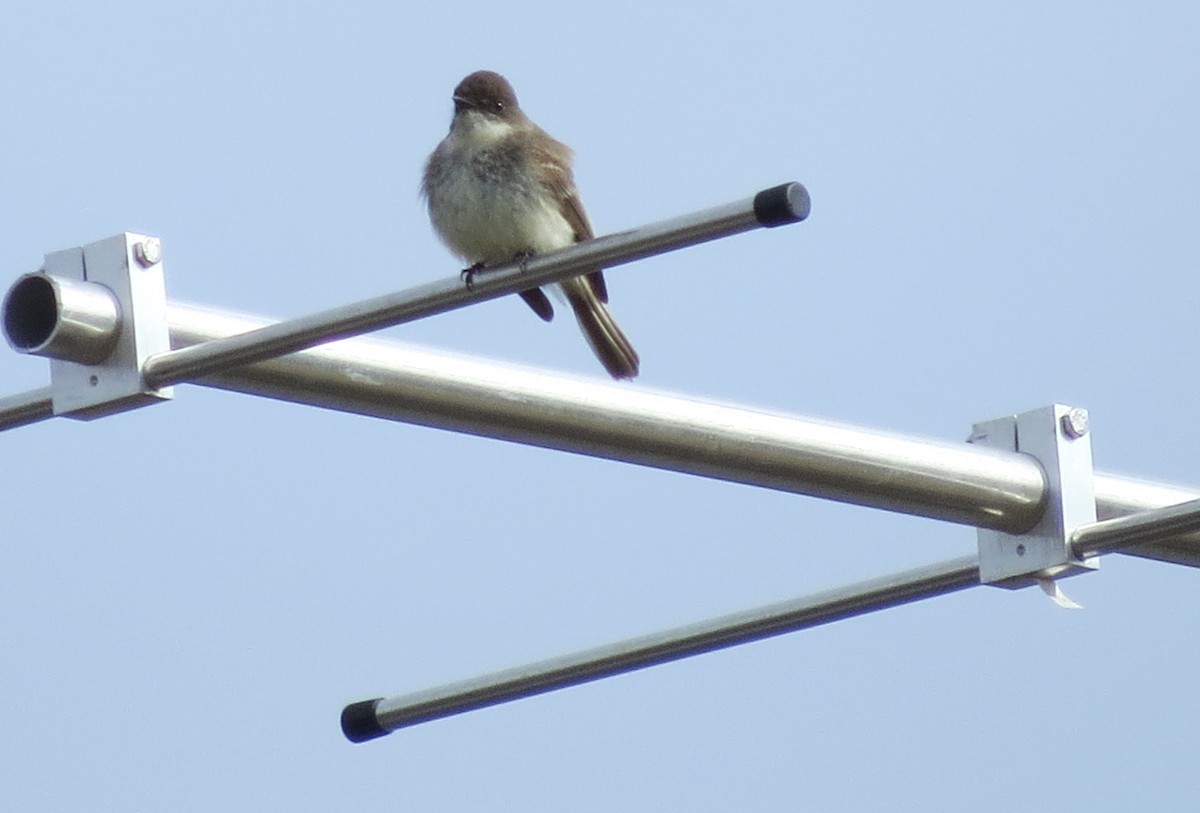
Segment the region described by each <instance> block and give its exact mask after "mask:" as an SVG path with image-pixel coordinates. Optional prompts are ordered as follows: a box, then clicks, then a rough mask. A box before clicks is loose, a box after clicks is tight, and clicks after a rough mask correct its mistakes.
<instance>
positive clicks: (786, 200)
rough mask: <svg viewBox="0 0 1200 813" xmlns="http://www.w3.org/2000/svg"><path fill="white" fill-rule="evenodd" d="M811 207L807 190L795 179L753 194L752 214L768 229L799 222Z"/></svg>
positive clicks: (806, 215)
mask: <svg viewBox="0 0 1200 813" xmlns="http://www.w3.org/2000/svg"><path fill="white" fill-rule="evenodd" d="M811 209H812V201H811V200H809V198H808V190H807V189H805V188H804V186H803V185H802V184H799V183H796V182H795V181H792V182H791V183H785V184H780V185H779V186H772V187H771V188H770V189H764V190H763V191H761V192H759V193H758V194H757V195H755V196H754V216H755V217H756V218H757V219H758V222H759V223H760V224H762V225H763V226H766V227H767V228H768V229H771V228H774V227H775V226H784V225H786V224H788V223H799V222H800V221H801V220H803V219H804V218H806V217H808V213H809V211H811Z"/></svg>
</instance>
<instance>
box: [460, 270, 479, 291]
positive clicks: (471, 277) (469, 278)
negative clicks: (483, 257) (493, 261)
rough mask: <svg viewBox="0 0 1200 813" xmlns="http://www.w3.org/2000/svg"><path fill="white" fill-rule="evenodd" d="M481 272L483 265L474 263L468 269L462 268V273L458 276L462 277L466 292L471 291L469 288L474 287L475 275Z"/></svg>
mask: <svg viewBox="0 0 1200 813" xmlns="http://www.w3.org/2000/svg"><path fill="white" fill-rule="evenodd" d="M482 270H483V263H475V264H474V265H472V266H471V267H470V268H464V269H463V270H462V273H461V274H459V276H460V277H462V281H463V282H465V283H467V290H468V291H469V290H471V288H472V287H473V286H474V285H475V275H476V274H478V273H479V272H480V271H482Z"/></svg>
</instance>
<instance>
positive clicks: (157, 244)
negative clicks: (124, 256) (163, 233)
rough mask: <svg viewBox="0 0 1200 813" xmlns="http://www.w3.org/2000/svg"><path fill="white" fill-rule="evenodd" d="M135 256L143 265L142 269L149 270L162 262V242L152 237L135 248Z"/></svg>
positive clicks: (135, 245)
mask: <svg viewBox="0 0 1200 813" xmlns="http://www.w3.org/2000/svg"><path fill="white" fill-rule="evenodd" d="M133 255H134V256H135V257H137V261H138V262H139V263H141V266H142V268H149V267H150V266H152V265H154V264H155V263H158V262H162V241H161V240H159V239H158V238H157V237H150V238H148V239H146V240H143V241H142V242H140V243H135V244H134V246H133Z"/></svg>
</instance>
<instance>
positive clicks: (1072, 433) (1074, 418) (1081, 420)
mask: <svg viewBox="0 0 1200 813" xmlns="http://www.w3.org/2000/svg"><path fill="white" fill-rule="evenodd" d="M1062 428H1063V432H1064V433H1065V434H1066V436H1067V437H1069V438H1081V437H1083V436H1084V435H1086V434H1087V432H1088V411H1087V410H1086V409H1081V408H1079V407H1076V408H1074V409H1072V410H1071V411H1070V412H1068V413H1067V414H1066V415H1063V416H1062Z"/></svg>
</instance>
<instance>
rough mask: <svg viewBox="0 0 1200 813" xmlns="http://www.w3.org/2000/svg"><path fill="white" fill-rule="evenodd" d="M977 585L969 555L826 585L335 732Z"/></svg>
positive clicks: (377, 731)
mask: <svg viewBox="0 0 1200 813" xmlns="http://www.w3.org/2000/svg"><path fill="white" fill-rule="evenodd" d="M978 584H979V567H978V564H977V562H976V560H975V558H974V557H967V558H962V559H955V560H952V561H949V562H943V563H941V564H937V565H932V566H928V567H923V568H918V569H915V570H910V571H907V572H904V573H898V574H894V575H892V576H887V577H884V578H880V579H872V580H870V581H865V582H859V583H857V584H851V585H847V586H845V587H841V588H838V589H834V590H827V591H824V592H821V593H816V594H814V595H811V596H806V597H804V598H800V599H795V600H792V601H784V602H779V603H777V604H770V605H767V606H765V607H759V608H757V609H754V610H748V611H745V612H740V613H734V614H732V615H727V616H723V617H721V618H717V619H713V620H711V621H705V622H701V623H698V624H692V625H689V626H684V627H677V628H675V629H670V630H666V631H664V632H660V633H655V634H652V635H647V636H644V637H641V638H633V639H631V640H627V641H621V642H619V643H615V644H611V645H608V646H602V647H598V648H596V649H589V650H586V651H583V652H578V653H575V654H572V655H566V656H564V657H559V658H553V659H551V660H546V661H542V662H540V663H534V664H530V665H527V666H522V667H518V668H515V669H509V670H506V671H503V672H497V673H495V674H491V675H485V676H483V677H479V678H475V679H472V680H465V681H462V682H459V683H452V684H449V685H447V686H441V687H438V688H435V689H429V690H427V691H421V692H416V693H413V694H408V695H402V696H399V697H394V698H389V699H383V698H380V699H377V700H368V701H363V702H361V703H355V704H352V705H350V706H347V707H346V710H345V711H344V712H343V714H342V730H343V732H344V733H345V734H346V736H347V738H348V739H350V740H352V741H354V742H363V741H366V740H369V739H374V738H375V737H379V736H382V735H384V734H387V733H388V732H390V731H394V730H396V729H398V728H403V727H405V726H411V725H416V724H417V723H422V722H427V721H429V720H435V719H438V718H441V717H448V716H450V715H453V714H461V713H462V712H466V711H471V710H474V709H479V708H484V707H487V706H493V705H496V704H499V703H506V702H509V701H511V700H517V699H520V698H522V697H529V696H531V695H536V694H541V693H544V692H549V691H553V690H556V689H562V688H566V687H568V686H575V685H578V684H580V683H586V682H589V681H593V680H599V679H601V678H606V677H611V676H613V675H618V674H621V673H624V672H631V671H634V670H636V669H645V668H646V667H649V666H655V665H657V664H661V663H666V662H669V661H674V660H679V659H681V658H687V657H691V656H693V655H699V654H702V653H705V652H712V651H714V650H717V649H724V648H727V647H731V646H737V645H739V644H745V643H749V642H751V641H757V640H760V639H763V638H768V637H771V636H775V635H782V634H783V633H788V632H795V631H797V630H802V629H807V628H809V627H815V626H818V625H821V624H828V623H830V622H832V621H837V620H840V619H843V618H849V617H851V616H855V615H861V614H863V613H868V612H873V611H876V610H882V609H886V608H888V607H895V606H897V605H900V604H906V603H908V602H912V601H917V600H919V599H925V598H931V597H933V596H938V595H942V594H945V593H950V592H954V591H956V590H962V589H964V588H967V587H973V586H976V585H978Z"/></svg>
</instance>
